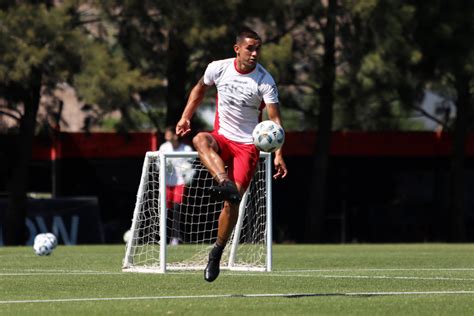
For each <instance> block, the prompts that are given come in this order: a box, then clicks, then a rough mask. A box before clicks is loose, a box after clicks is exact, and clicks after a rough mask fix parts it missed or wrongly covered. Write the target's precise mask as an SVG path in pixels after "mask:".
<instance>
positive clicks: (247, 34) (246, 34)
mask: <svg viewBox="0 0 474 316" xmlns="http://www.w3.org/2000/svg"><path fill="white" fill-rule="evenodd" d="M246 38H253V39H254V40H257V41H260V42H261V41H262V39H261V38H260V36H258V34H257V32H255V31H254V30H252V29H251V28H249V27H243V28H241V29H240V30H239V32H238V33H237V36H236V38H235V43H240V42H242V41H243V40H244V39H246Z"/></svg>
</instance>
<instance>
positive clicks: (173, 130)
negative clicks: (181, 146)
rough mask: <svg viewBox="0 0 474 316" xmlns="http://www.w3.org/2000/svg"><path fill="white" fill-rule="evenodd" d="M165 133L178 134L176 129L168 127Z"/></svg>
mask: <svg viewBox="0 0 474 316" xmlns="http://www.w3.org/2000/svg"><path fill="white" fill-rule="evenodd" d="M165 132H172V133H173V134H176V127H174V126H172V125H168V126H166V127H165Z"/></svg>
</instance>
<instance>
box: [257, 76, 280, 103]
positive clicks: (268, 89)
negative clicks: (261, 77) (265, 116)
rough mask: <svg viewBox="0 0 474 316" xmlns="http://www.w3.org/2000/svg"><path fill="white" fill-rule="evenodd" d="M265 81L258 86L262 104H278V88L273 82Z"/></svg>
mask: <svg viewBox="0 0 474 316" xmlns="http://www.w3.org/2000/svg"><path fill="white" fill-rule="evenodd" d="M270 79H271V80H267V81H265V82H262V83H261V84H260V91H261V93H262V97H263V102H265V103H266V104H268V103H278V88H277V86H276V84H275V81H273V79H272V78H270Z"/></svg>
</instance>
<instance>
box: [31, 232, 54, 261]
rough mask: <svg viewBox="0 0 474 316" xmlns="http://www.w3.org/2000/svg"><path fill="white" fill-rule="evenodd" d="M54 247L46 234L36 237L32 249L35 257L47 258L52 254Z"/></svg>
mask: <svg viewBox="0 0 474 316" xmlns="http://www.w3.org/2000/svg"><path fill="white" fill-rule="evenodd" d="M53 236H54V235H53ZM54 247H55V246H54V245H53V242H52V241H51V240H50V239H49V238H48V237H47V236H46V234H38V235H36V237H35V242H34V244H33V249H34V251H35V254H36V255H38V256H49V255H50V254H51V253H52V252H53V249H54Z"/></svg>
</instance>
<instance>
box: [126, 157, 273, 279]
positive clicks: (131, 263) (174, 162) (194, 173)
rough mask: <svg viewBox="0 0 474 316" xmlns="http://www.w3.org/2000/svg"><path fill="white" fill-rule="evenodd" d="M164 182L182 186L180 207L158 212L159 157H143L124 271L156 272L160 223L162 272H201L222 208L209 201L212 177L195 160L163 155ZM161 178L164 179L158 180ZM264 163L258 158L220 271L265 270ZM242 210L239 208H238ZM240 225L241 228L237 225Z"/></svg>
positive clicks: (265, 204)
mask: <svg viewBox="0 0 474 316" xmlns="http://www.w3.org/2000/svg"><path fill="white" fill-rule="evenodd" d="M164 159H165V164H166V168H165V170H166V173H167V175H168V177H170V176H172V175H173V173H177V174H178V175H181V176H183V178H184V180H185V184H184V190H183V195H182V201H181V203H176V204H174V205H173V206H170V205H168V207H167V209H166V210H162V209H161V205H162V203H161V198H162V197H163V196H164V195H163V194H162V193H161V192H160V157H159V153H158V152H152V153H148V154H147V158H146V159H145V165H144V168H143V172H144V174H143V175H142V181H141V184H140V186H141V188H140V189H139V193H138V196H137V205H136V207H135V214H134V218H135V219H134V223H132V234H131V235H132V239H131V240H130V241H129V242H128V243H127V252H126V256H125V259H124V271H126V270H130V271H149V272H153V270H156V269H158V268H159V266H160V260H163V259H162V257H160V251H161V249H160V243H161V239H160V229H161V226H160V218H161V212H163V211H165V212H167V217H166V225H165V226H166V236H167V238H166V241H165V242H166V250H165V251H166V269H167V270H186V269H189V270H193V269H203V268H204V267H205V265H206V263H207V256H208V253H209V251H210V249H211V247H212V245H213V244H214V242H215V241H216V239H217V227H218V225H217V224H218V218H219V214H220V211H221V209H222V206H223V202H216V201H213V200H212V199H211V197H210V194H209V188H210V187H211V186H212V185H214V184H215V183H214V181H213V179H212V176H211V175H210V174H209V172H208V171H207V169H206V168H205V167H204V166H203V165H202V164H201V162H200V161H199V159H198V158H197V154H194V155H193V156H192V157H191V156H187V157H179V156H178V157H177V156H167V155H166V154H165V155H164ZM162 178H165V177H162ZM266 179H267V176H266V168H265V158H263V157H262V158H260V161H259V163H258V166H257V170H256V172H255V175H254V177H253V179H252V181H251V183H250V186H249V189H248V192H247V193H246V196H244V198H243V200H242V203H241V204H243V205H245V207H244V208H243V209H241V210H240V215H239V217H240V218H239V224H238V225H237V226H236V229H234V231H233V233H232V236H231V238H230V239H229V242H228V244H227V246H226V248H225V251H224V254H223V256H222V260H221V267H222V268H224V269H225V268H229V269H235V270H239V269H242V270H265V268H266V255H267V253H266V252H267V203H266V202H267V194H266V181H267V180H266ZM241 208H242V206H241ZM240 224H241V225H240Z"/></svg>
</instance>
